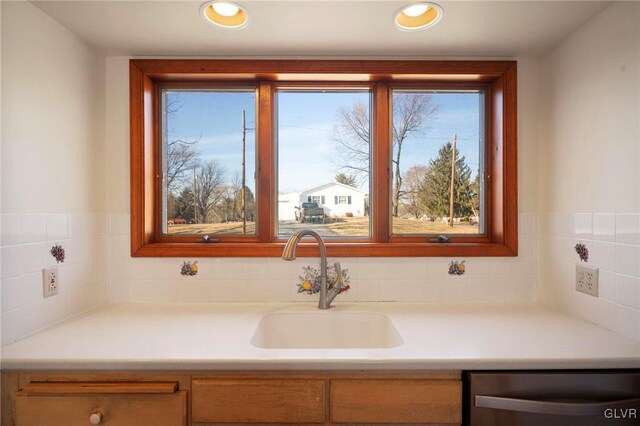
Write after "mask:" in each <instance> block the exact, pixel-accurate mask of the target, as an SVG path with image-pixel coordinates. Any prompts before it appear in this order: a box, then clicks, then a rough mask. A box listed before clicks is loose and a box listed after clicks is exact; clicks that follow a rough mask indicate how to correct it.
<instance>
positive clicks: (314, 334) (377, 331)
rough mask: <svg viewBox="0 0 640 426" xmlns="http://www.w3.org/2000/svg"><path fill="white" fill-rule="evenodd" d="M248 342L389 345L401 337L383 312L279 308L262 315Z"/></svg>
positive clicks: (265, 345)
mask: <svg viewBox="0 0 640 426" xmlns="http://www.w3.org/2000/svg"><path fill="white" fill-rule="evenodd" d="M251 344H253V345H254V346H257V347H259V348H266V349H277V348H279V349H287V348H288V349H303V348H327V349H342V348H344V349H348V348H393V347H396V346H400V345H401V344H402V337H401V336H400V334H399V333H398V331H397V330H396V328H395V327H394V326H393V323H392V322H391V321H390V320H389V318H388V317H387V316H386V315H383V314H378V313H366V312H314V313H311V312H279V313H272V314H267V315H265V316H264V317H262V320H261V321H260V324H258V328H257V329H256V331H255V333H254V334H253V337H252V338H251Z"/></svg>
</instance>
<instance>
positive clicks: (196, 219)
mask: <svg viewBox="0 0 640 426" xmlns="http://www.w3.org/2000/svg"><path fill="white" fill-rule="evenodd" d="M196 195H197V190H196V165H195V164H194V165H193V221H194V222H195V223H198V209H197V207H196Z"/></svg>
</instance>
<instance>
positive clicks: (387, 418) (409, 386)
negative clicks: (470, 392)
mask: <svg viewBox="0 0 640 426" xmlns="http://www.w3.org/2000/svg"><path fill="white" fill-rule="evenodd" d="M330 394H331V403H330V404H331V421H332V422H334V423H410V424H460V423H461V422H462V382H461V381H460V380H393V379H384V380H371V379H362V380H358V379H354V380H352V379H334V380H331V391H330Z"/></svg>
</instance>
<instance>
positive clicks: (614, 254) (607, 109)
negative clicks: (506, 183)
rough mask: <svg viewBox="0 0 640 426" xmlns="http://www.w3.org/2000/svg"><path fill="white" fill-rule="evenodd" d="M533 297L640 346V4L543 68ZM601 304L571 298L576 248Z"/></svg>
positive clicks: (613, 12) (583, 33)
mask: <svg viewBox="0 0 640 426" xmlns="http://www.w3.org/2000/svg"><path fill="white" fill-rule="evenodd" d="M540 81H541V105H540V111H541V114H540V118H541V120H540V148H539V150H538V152H539V161H538V164H539V174H538V176H539V189H538V194H539V207H540V271H541V279H540V285H539V288H538V293H539V296H538V297H539V298H540V299H541V300H542V301H543V302H544V303H547V304H549V305H552V306H555V307H557V308H559V309H562V310H565V311H568V312H570V313H572V314H574V315H576V316H579V317H582V318H585V319H588V320H591V321H593V322H596V323H598V324H600V325H602V326H604V327H607V328H609V329H612V330H615V331H617V332H618V333H620V334H623V335H626V336H628V337H630V338H633V339H635V340H640V310H639V309H640V215H639V214H638V213H640V3H637V2H621V3H615V4H613V5H612V6H610V7H608V8H607V9H605V10H604V11H603V12H602V13H601V14H599V15H597V16H595V17H594V18H593V19H591V20H590V21H589V22H587V23H586V24H585V25H583V26H582V27H580V28H579V29H578V30H576V31H575V32H574V33H573V34H572V35H571V36H570V37H569V38H567V39H566V40H564V41H563V42H562V43H560V44H559V45H558V46H557V47H556V48H555V49H554V50H553V51H551V52H549V53H548V54H547V55H546V56H545V57H544V58H543V60H542V63H541V79H540ZM578 241H581V242H583V243H585V244H586V246H587V248H588V249H589V250H590V258H589V261H588V265H590V266H595V267H598V268H600V297H599V298H594V297H591V296H587V295H583V294H581V293H577V292H576V291H575V290H574V289H573V276H574V269H575V264H576V263H580V261H579V260H578V256H577V254H576V253H575V251H574V249H573V247H574V246H575V244H576V243H577V242H578Z"/></svg>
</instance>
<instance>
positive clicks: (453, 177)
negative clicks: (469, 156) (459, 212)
mask: <svg viewBox="0 0 640 426" xmlns="http://www.w3.org/2000/svg"><path fill="white" fill-rule="evenodd" d="M457 139H458V135H457V134H456V133H454V134H453V143H452V147H451V186H450V190H449V226H451V227H453V192H454V188H455V180H456V140H457Z"/></svg>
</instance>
